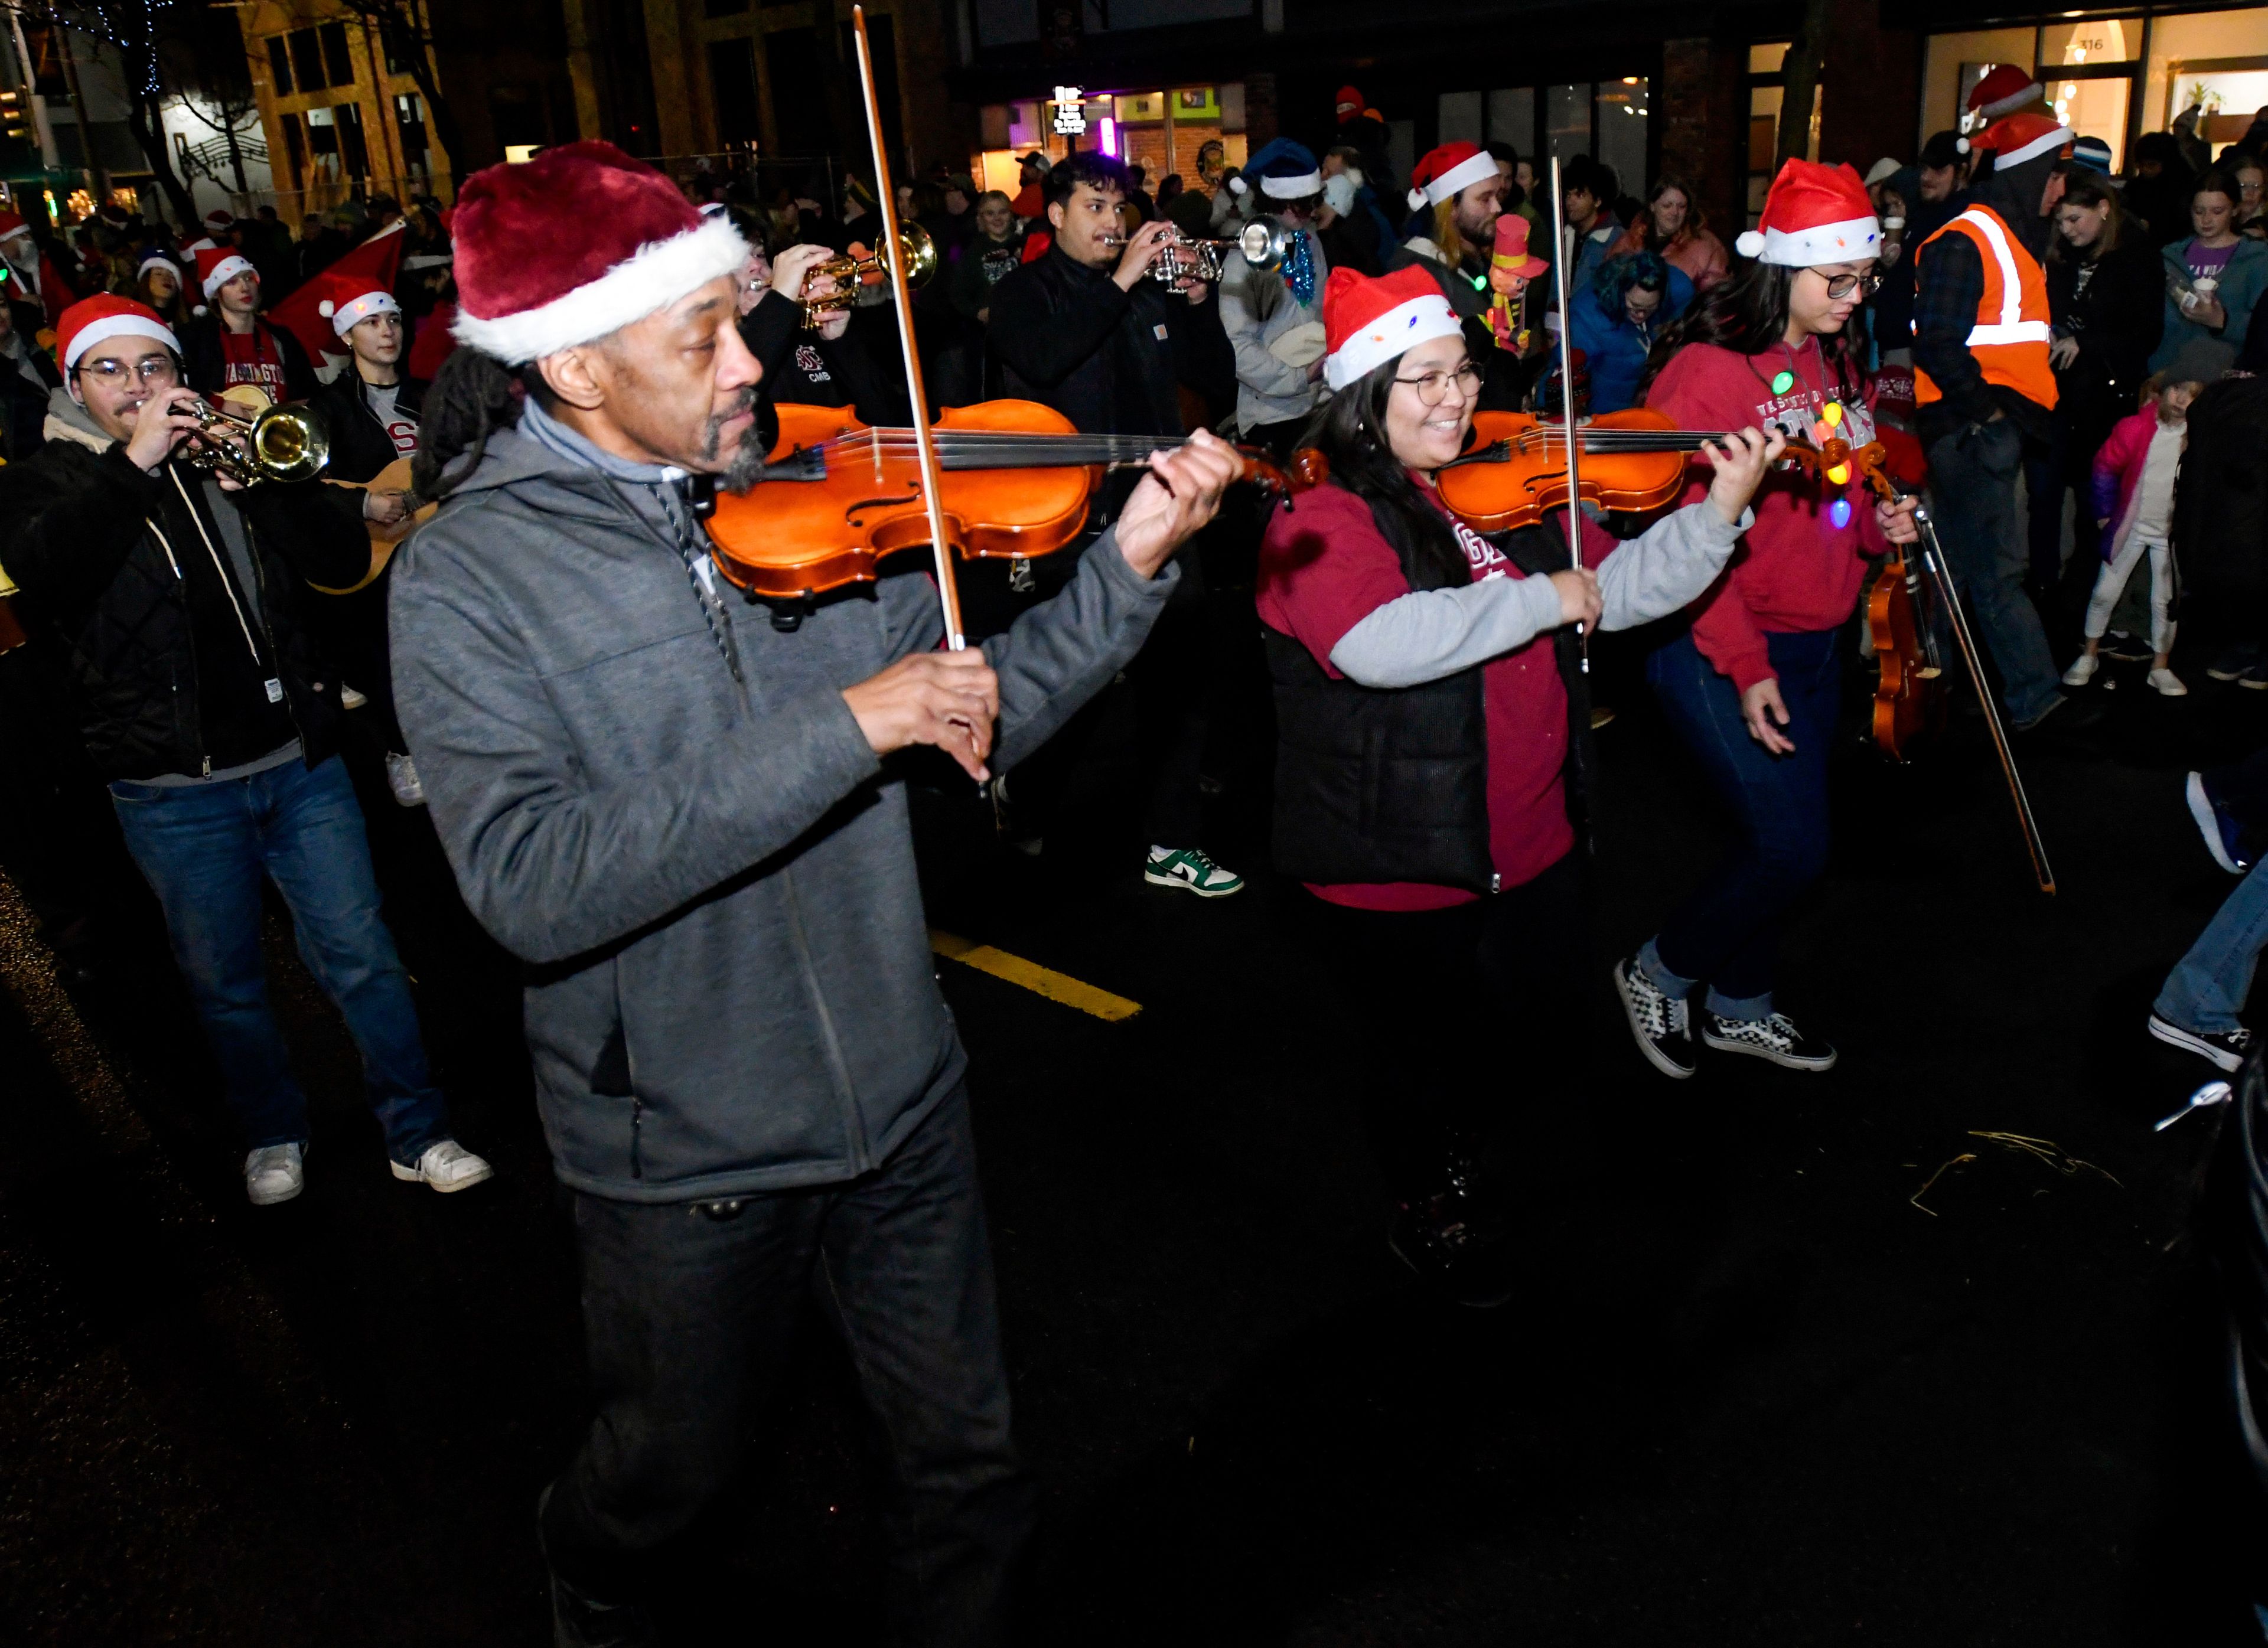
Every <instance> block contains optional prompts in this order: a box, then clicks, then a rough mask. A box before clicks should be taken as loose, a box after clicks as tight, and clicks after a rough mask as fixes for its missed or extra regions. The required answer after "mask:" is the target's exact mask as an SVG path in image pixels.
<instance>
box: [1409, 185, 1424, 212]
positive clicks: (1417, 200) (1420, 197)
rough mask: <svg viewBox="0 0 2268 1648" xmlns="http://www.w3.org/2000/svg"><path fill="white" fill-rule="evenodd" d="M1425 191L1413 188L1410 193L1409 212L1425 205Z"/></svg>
mask: <svg viewBox="0 0 2268 1648" xmlns="http://www.w3.org/2000/svg"><path fill="white" fill-rule="evenodd" d="M1423 205H1425V190H1424V189H1421V188H1414V189H1411V190H1410V210H1411V211H1416V210H1418V208H1419V207H1421V206H1423Z"/></svg>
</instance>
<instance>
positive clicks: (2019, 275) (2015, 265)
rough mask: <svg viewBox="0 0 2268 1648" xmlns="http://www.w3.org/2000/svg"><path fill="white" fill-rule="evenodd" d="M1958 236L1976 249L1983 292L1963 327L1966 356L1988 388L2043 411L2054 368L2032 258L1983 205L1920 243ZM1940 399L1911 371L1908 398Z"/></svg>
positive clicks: (2050, 401)
mask: <svg viewBox="0 0 2268 1648" xmlns="http://www.w3.org/2000/svg"><path fill="white" fill-rule="evenodd" d="M1955 233H1957V234H1960V235H1962V236H1963V237H1965V238H1966V239H1968V240H1969V242H1970V245H1972V246H1975V247H1976V248H1977V261H1979V262H1980V263H1982V264H1983V265H1984V271H1985V290H1984V291H1983V292H1982V293H1980V294H1979V295H1978V297H1977V322H1976V324H1975V325H1974V326H1972V327H1970V328H1969V337H1968V344H1969V352H1970V355H1972V356H1973V357H1975V358H1976V361H1977V370H1978V371H1979V372H1982V373H1983V374H1984V377H1985V382H1986V383H1988V384H1998V385H1999V386H2001V387H2003V388H2007V389H2013V390H2014V391H2015V392H2016V393H2017V394H2020V395H2022V396H2023V397H2024V398H2025V399H2026V400H2028V401H2033V402H2035V403H2036V404H2037V405H2040V406H2043V407H2048V408H2052V407H2053V406H2054V405H2055V403H2056V380H2055V372H2054V370H2053V369H2052V368H2051V366H2050V365H2049V364H2048V343H2049V341H2050V331H2049V321H2048V289H2047V276H2046V274H2045V272H2044V271H2043V270H2042V269H2041V268H2040V266H2039V261H2038V260H2037V259H2036V258H2034V257H2033V256H2032V254H2030V253H2029V252H2028V251H2026V250H2024V249H2023V247H2022V246H2019V245H2017V244H2016V243H2015V242H2014V241H2013V240H2012V239H2010V238H2009V234H2008V225H2007V224H2005V223H2003V222H2001V220H2000V218H1999V215H1998V214H1997V213H1995V212H1994V211H1992V209H1991V208H1989V207H1985V206H1971V207H1970V209H1969V210H1966V211H1964V212H1962V214H1961V215H1960V216H1959V217H1955V219H1953V221H1952V222H1950V223H1948V224H1946V225H1945V227H1944V228H1942V229H1940V230H1939V231H1938V232H1937V234H1934V235H1932V236H1931V237H1930V238H1929V240H1927V241H1925V242H1924V243H1923V247H1924V250H1926V249H1927V248H1928V246H1930V245H1931V244H1933V243H1934V242H1935V241H1936V239H1938V236H1940V235H1946V234H1955ZM1943 398H1944V391H1943V390H1941V389H1940V388H1939V387H1938V386H1937V385H1936V383H1935V382H1934V381H1933V379H1931V378H1930V375H1929V374H1928V373H1927V372H1924V371H1923V370H1921V369H1920V368H1919V367H1918V366H1917V367H1916V368H1915V370H1914V400H1915V401H1916V402H1917V403H1918V404H1919V405H1922V406H1927V405H1928V404H1929V403H1930V402H1931V401H1939V400H1942V399H1943Z"/></svg>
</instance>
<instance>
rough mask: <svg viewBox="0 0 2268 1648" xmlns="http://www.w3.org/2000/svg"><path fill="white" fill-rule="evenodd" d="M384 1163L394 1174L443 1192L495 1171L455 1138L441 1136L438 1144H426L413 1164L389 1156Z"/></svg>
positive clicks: (472, 1181) (477, 1180)
mask: <svg viewBox="0 0 2268 1648" xmlns="http://www.w3.org/2000/svg"><path fill="white" fill-rule="evenodd" d="M387 1166H389V1167H391V1168H393V1169H394V1177H395V1178H397V1179H405V1180H407V1181H409V1182H410V1183H411V1184H429V1185H431V1186H432V1187H433V1188H435V1189H436V1190H438V1191H439V1192H440V1193H441V1194H442V1195H444V1196H446V1195H448V1193H449V1192H450V1191H452V1190H462V1189H463V1188H465V1187H466V1186H468V1185H476V1184H478V1183H480V1181H482V1180H483V1179H486V1178H488V1177H489V1176H490V1174H492V1173H495V1172H496V1169H495V1168H493V1167H491V1166H489V1165H488V1163H487V1162H485V1161H483V1160H482V1159H481V1158H479V1157H478V1156H475V1155H474V1154H473V1153H472V1151H468V1150H467V1149H466V1148H465V1147H464V1146H463V1145H461V1144H458V1143H457V1141H456V1140H454V1139H443V1140H442V1141H441V1142H440V1143H439V1144H428V1145H427V1146H426V1147H425V1153H424V1154H423V1156H420V1157H419V1158H418V1159H417V1165H416V1166H415V1167H404V1166H402V1165H401V1163H400V1162H398V1161H391V1160H389V1161H388V1162H387Z"/></svg>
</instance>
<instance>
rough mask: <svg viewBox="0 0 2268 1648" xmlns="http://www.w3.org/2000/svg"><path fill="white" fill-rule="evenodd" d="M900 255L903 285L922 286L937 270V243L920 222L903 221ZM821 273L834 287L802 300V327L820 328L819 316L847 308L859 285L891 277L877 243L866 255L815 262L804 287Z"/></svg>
mask: <svg viewBox="0 0 2268 1648" xmlns="http://www.w3.org/2000/svg"><path fill="white" fill-rule="evenodd" d="M898 250H899V255H900V256H902V258H903V259H904V260H905V266H906V284H907V285H909V286H923V285H926V284H927V283H928V282H929V277H930V276H932V275H934V274H936V273H937V243H936V242H935V241H934V240H932V239H930V238H929V231H928V230H926V229H924V228H923V227H922V226H921V225H920V224H915V223H909V224H901V225H900V226H899V229H898ZM822 275H829V276H834V278H835V282H836V289H835V290H834V291H831V292H828V293H827V294H825V295H824V296H823V297H818V298H808V297H807V298H804V299H803V329H804V330H805V331H806V332H816V331H817V330H819V323H820V321H821V319H822V318H824V317H825V316H827V315H829V314H832V313H834V312H835V311H836V310H837V309H848V308H849V307H850V306H851V305H852V304H854V303H856V302H857V301H858V288H859V287H860V286H862V285H865V284H867V283H873V284H876V285H880V284H881V283H884V282H886V281H887V280H888V279H889V277H890V262H889V259H888V257H887V255H886V254H885V252H884V249H883V248H882V247H880V246H877V247H875V248H874V250H873V252H872V253H870V254H867V255H866V256H865V257H838V258H829V259H828V261H826V262H824V263H814V264H813V265H812V267H811V272H810V273H809V274H808V275H806V276H805V277H804V290H805V291H806V292H807V291H810V290H811V284H810V283H811V282H813V281H814V280H816V279H818V278H819V277H820V276H822Z"/></svg>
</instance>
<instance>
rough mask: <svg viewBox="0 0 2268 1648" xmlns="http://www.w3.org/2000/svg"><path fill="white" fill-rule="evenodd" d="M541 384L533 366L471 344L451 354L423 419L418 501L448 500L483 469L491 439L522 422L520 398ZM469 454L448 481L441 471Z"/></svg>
mask: <svg viewBox="0 0 2268 1648" xmlns="http://www.w3.org/2000/svg"><path fill="white" fill-rule="evenodd" d="M540 384H541V379H539V378H538V377H537V376H536V370H535V367H534V364H528V365H526V366H522V367H519V369H517V370H514V369H513V368H512V367H510V366H507V365H505V364H504V363H503V362H502V361H500V360H498V359H497V358H496V357H494V356H493V355H484V354H482V352H481V351H480V350H478V349H473V348H470V347H469V346H466V345H460V346H459V347H458V348H457V349H453V350H452V351H451V352H450V355H449V358H448V359H446V360H445V361H443V362H442V363H441V370H440V371H439V372H436V373H435V374H434V375H433V383H432V386H431V388H429V389H428V390H427V391H426V392H425V401H424V405H423V408H422V409H421V410H420V412H419V415H418V416H419V423H420V427H419V430H418V442H417V446H418V450H417V457H416V461H415V462H414V463H412V464H411V466H410V470H409V477H410V485H411V486H412V487H413V488H414V489H416V493H417V495H418V497H425V498H432V499H435V500H437V501H438V500H439V499H441V498H445V497H448V495H449V494H450V492H451V491H453V489H455V488H456V486H457V485H458V484H459V483H460V482H462V481H463V480H464V479H465V477H466V476H468V475H471V474H472V472H473V471H474V470H475V469H477V468H479V467H480V463H481V455H482V453H483V452H486V451H487V450H488V445H489V437H490V436H491V435H493V434H495V433H496V431H497V430H500V429H511V428H512V427H514V426H515V425H517V424H518V423H519V408H520V405H521V398H522V397H523V396H524V395H527V394H534V392H535V391H536V390H537V388H538V386H540ZM467 453H469V454H470V455H471V461H470V462H469V463H467V464H465V465H463V466H462V467H460V468H459V469H458V470H457V472H456V473H455V474H454V475H451V476H449V477H448V479H447V480H446V481H445V480H444V479H443V478H442V471H444V470H445V469H446V468H448V467H450V465H451V464H452V462H453V460H455V459H457V458H458V457H459V456H460V455H463V454H467Z"/></svg>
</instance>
